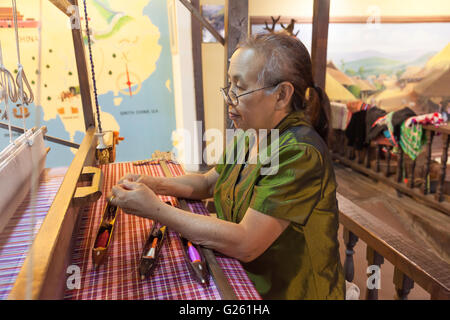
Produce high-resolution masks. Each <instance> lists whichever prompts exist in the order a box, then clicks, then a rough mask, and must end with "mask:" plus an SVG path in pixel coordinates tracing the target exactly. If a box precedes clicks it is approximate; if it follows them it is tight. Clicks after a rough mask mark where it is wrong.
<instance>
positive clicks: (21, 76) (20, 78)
mask: <svg viewBox="0 0 450 320" xmlns="http://www.w3.org/2000/svg"><path fill="white" fill-rule="evenodd" d="M12 6H13V17H14V30H15V34H16V49H17V77H16V83H17V88H18V89H19V95H18V99H16V100H15V101H14V100H12V101H13V102H17V101H18V100H20V107H21V110H22V122H23V130H24V133H25V135H26V131H27V130H26V123H25V112H24V111H25V110H24V105H29V104H30V103H32V102H33V100H34V96H33V91H32V90H31V86H30V83H29V82H28V79H27V76H26V75H25V71H24V70H23V66H22V63H21V62H20V47H19V27H18V25H17V7H16V0H12ZM24 84H25V86H26V88H27V90H28V94H27V92H25V91H24Z"/></svg>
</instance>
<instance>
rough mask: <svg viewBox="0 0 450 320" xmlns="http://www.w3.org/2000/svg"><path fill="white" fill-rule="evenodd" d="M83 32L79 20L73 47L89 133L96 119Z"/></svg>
mask: <svg viewBox="0 0 450 320" xmlns="http://www.w3.org/2000/svg"><path fill="white" fill-rule="evenodd" d="M70 1H71V3H72V5H74V6H78V0H70ZM73 8H74V10H75V12H74V13H73V14H75V15H76V17H80V13H79V10H78V9H75V7H73ZM77 27H78V28H77ZM81 30H82V29H81V22H80V21H79V20H78V23H76V24H75V25H73V26H72V38H73V46H74V49H75V60H76V63H77V71H78V81H79V83H80V94H81V103H82V106H83V115H84V126H85V128H86V131H87V130H88V129H89V128H91V127H95V117H94V111H93V109H92V100H91V88H90V85H89V83H90V82H89V73H88V67H87V63H86V55H85V53H84V42H83V37H82V32H81ZM87 32H88V31H87Z"/></svg>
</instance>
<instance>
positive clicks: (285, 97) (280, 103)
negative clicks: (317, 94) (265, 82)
mask: <svg viewBox="0 0 450 320" xmlns="http://www.w3.org/2000/svg"><path fill="white" fill-rule="evenodd" d="M294 91H295V90H294V86H293V85H292V83H290V82H288V81H283V82H282V83H280V84H279V85H278V90H277V96H276V97H277V102H276V106H275V110H284V109H286V108H287V107H288V106H289V105H290V103H291V100H292V96H293V94H294Z"/></svg>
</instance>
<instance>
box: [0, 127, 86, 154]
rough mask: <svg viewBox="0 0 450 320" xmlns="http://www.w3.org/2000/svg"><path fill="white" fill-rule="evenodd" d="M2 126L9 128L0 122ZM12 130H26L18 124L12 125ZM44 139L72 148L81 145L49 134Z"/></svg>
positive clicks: (21, 131) (20, 131)
mask: <svg viewBox="0 0 450 320" xmlns="http://www.w3.org/2000/svg"><path fill="white" fill-rule="evenodd" d="M0 128H3V129H8V124H6V123H3V122H0ZM11 131H14V132H19V133H23V132H24V130H23V128H20V127H16V126H13V125H11ZM44 139H45V140H47V141H50V142H54V143H57V144H61V145H63V146H67V147H71V148H77V149H78V148H79V147H80V145H79V144H78V143H73V142H72V141H67V140H63V139H60V138H56V137H52V136H49V135H46V134H45V135H44Z"/></svg>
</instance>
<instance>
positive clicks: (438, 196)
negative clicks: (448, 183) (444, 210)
mask: <svg viewBox="0 0 450 320" xmlns="http://www.w3.org/2000/svg"><path fill="white" fill-rule="evenodd" d="M448 144H449V135H448V134H445V135H443V136H442V156H441V175H440V177H439V187H438V190H437V192H436V200H437V201H439V202H442V201H444V184H445V174H446V172H447V159H448Z"/></svg>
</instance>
